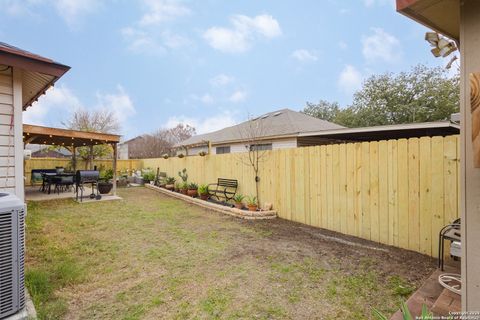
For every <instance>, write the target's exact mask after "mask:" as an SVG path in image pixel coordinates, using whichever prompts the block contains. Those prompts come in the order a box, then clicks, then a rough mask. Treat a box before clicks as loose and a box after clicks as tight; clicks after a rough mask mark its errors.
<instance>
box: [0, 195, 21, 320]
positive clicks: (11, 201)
mask: <svg viewBox="0 0 480 320" xmlns="http://www.w3.org/2000/svg"><path fill="white" fill-rule="evenodd" d="M24 262H25V205H24V203H23V202H22V201H21V200H20V199H19V198H17V197H16V196H15V195H13V194H10V193H0V319H2V318H4V317H6V316H9V315H12V314H14V313H17V312H18V311H20V310H22V309H23V307H24V306H25V274H24Z"/></svg>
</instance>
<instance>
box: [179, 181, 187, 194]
mask: <svg viewBox="0 0 480 320" xmlns="http://www.w3.org/2000/svg"><path fill="white" fill-rule="evenodd" d="M187 192H188V183H186V182H184V183H182V185H181V186H180V193H181V194H187Z"/></svg>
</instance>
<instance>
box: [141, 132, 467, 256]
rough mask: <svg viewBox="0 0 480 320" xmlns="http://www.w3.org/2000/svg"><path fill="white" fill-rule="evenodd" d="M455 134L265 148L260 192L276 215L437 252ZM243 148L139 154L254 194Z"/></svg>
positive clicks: (450, 200)
mask: <svg viewBox="0 0 480 320" xmlns="http://www.w3.org/2000/svg"><path fill="white" fill-rule="evenodd" d="M458 144H459V142H458V136H448V137H433V138H430V137H422V138H420V139H418V138H411V139H399V140H388V141H379V142H376V141H374V142H361V143H347V144H336V145H325V146H315V147H306V148H295V149H281V150H274V151H268V152H266V153H265V156H264V157H263V159H262V161H261V164H260V172H259V176H260V183H259V194H260V201H261V202H262V203H265V202H271V203H273V205H274V208H275V209H276V210H277V211H278V214H279V216H280V217H281V218H284V219H288V220H293V221H297V222H301V223H305V224H308V225H312V226H317V227H321V228H326V229H329V230H334V231H338V232H341V233H344V234H348V235H353V236H357V237H361V238H365V239H368V240H372V241H377V242H380V243H385V244H389V245H393V246H398V247H401V248H406V249H410V250H414V251H417V252H421V253H424V254H427V255H431V256H436V255H437V247H438V231H439V230H440V228H441V227H442V226H443V225H445V224H446V223H449V222H452V221H453V220H454V219H456V218H457V217H458V216H459V212H458V206H459V204H458V202H459V187H458V183H459V181H458V177H459V159H458V157H459V152H458ZM247 162H248V157H247V154H246V153H245V154H222V155H207V156H205V157H200V156H191V157H185V158H182V159H179V158H177V157H174V158H169V159H144V160H141V161H140V163H139V165H140V166H142V167H143V168H151V169H154V170H156V169H157V168H160V171H164V172H167V174H168V175H169V176H173V177H175V178H176V179H177V181H178V180H179V179H180V178H179V177H178V171H180V170H182V169H183V168H187V172H188V175H189V181H193V182H197V183H200V184H202V183H214V182H216V180H217V178H219V177H222V178H231V179H237V180H238V181H239V193H242V194H246V195H254V194H255V181H254V173H253V170H252V168H251V167H250V166H249V165H248V164H247Z"/></svg>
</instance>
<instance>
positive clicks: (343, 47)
mask: <svg viewBox="0 0 480 320" xmlns="http://www.w3.org/2000/svg"><path fill="white" fill-rule="evenodd" d="M338 46H339V47H340V49H342V50H346V49H348V44H347V43H346V42H345V41H339V42H338Z"/></svg>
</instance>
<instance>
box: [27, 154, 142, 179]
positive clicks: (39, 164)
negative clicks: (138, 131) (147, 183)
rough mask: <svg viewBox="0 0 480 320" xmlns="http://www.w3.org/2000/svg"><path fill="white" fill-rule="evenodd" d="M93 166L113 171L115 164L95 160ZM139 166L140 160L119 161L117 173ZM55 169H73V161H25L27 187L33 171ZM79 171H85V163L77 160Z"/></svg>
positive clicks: (53, 159)
mask: <svg viewBox="0 0 480 320" xmlns="http://www.w3.org/2000/svg"><path fill="white" fill-rule="evenodd" d="M93 165H96V166H97V167H100V166H104V167H105V168H107V169H111V168H112V165H113V163H112V160H93ZM139 165H140V164H139V160H117V171H118V172H122V171H126V170H132V169H137V168H138V167H139ZM55 167H65V168H68V167H71V160H70V159H59V158H32V159H30V160H25V167H24V170H25V177H26V181H25V183H26V185H29V184H30V178H31V174H32V169H55ZM77 169H80V170H81V169H85V161H81V160H77Z"/></svg>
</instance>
